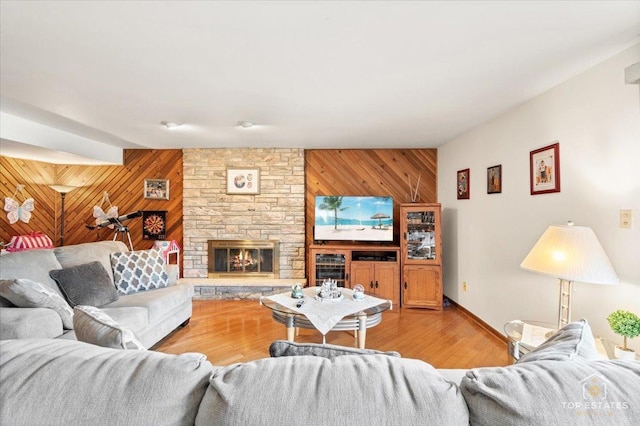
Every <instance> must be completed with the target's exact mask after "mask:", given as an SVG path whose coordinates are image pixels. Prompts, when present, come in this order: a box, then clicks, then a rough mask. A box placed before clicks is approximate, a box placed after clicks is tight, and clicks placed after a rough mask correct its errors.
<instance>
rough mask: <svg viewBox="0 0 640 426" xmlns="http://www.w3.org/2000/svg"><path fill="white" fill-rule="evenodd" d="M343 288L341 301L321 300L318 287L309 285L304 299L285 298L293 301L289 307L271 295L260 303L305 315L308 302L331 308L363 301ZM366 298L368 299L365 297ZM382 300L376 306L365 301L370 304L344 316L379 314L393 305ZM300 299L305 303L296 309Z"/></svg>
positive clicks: (289, 312) (278, 310) (292, 313)
mask: <svg viewBox="0 0 640 426" xmlns="http://www.w3.org/2000/svg"><path fill="white" fill-rule="evenodd" d="M341 290H342V294H343V296H344V298H343V300H342V301H339V302H332V301H319V300H315V297H314V295H315V294H316V287H307V288H305V289H304V297H303V298H302V299H294V298H292V297H291V298H287V299H285V300H287V301H288V302H289V300H290V302H291V305H292V306H291V307H287V306H285V305H283V304H282V303H278V302H276V301H274V300H272V299H270V298H269V296H263V297H261V298H260V303H261V304H263V305H264V306H266V307H267V308H269V309H271V310H274V311H277V312H281V313H283V314H291V315H305V312H304V311H305V309H304V305H307V304H314V305H316V306H317V307H322V306H325V307H326V308H328V309H330V308H333V306H331V305H333V304H334V303H335V304H340V303H343V301H344V302H346V301H350V303H361V302H353V290H351V289H348V288H343V289H341ZM285 294H290V292H289V293H283V295H285ZM365 297H367V298H369V299H373V297H372V296H365ZM365 300H366V299H365ZM378 300H379V301H380V303H379V304H376V305H375V306H370V305H369V304H366V303H363V305H369V306H367V307H366V308H364V309H362V310H359V311H357V312H354V313H351V314H348V315H345V316H344V317H345V318H346V317H356V316H360V315H363V314H364V315H367V316H370V315H375V314H379V313H381V312H384V311H386V310H389V309H391V307H392V305H391V301H389V300H383V299H378ZM299 301H304V304H303V305H302V307H301V308H299V309H294V308H293V306H294V305H295V304H297V303H298V302H299Z"/></svg>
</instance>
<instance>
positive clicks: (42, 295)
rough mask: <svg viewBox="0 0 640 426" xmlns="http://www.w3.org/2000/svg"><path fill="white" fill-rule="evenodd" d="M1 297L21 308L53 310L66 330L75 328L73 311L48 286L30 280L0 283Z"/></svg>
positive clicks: (3, 281)
mask: <svg viewBox="0 0 640 426" xmlns="http://www.w3.org/2000/svg"><path fill="white" fill-rule="evenodd" d="M0 295H1V296H2V297H4V298H6V299H8V300H10V301H11V303H13V304H14V305H16V306H18V307H20V308H49V309H53V310H54V311H55V312H56V313H57V314H58V315H59V316H60V319H61V320H62V326H63V327H64V328H66V329H72V328H73V310H72V309H71V307H70V306H69V304H68V303H67V302H66V301H65V300H64V299H63V298H62V297H61V296H60V295H59V294H58V293H56V292H54V291H53V290H51V289H50V288H48V287H47V286H45V285H43V284H40V283H38V282H35V281H31V280H28V279H15V280H2V281H0Z"/></svg>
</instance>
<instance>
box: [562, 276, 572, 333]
mask: <svg viewBox="0 0 640 426" xmlns="http://www.w3.org/2000/svg"><path fill="white" fill-rule="evenodd" d="M571 293H573V281H568V280H563V279H560V300H559V302H558V330H560V329H561V328H562V327H564V326H565V325H567V324H569V323H570V322H571Z"/></svg>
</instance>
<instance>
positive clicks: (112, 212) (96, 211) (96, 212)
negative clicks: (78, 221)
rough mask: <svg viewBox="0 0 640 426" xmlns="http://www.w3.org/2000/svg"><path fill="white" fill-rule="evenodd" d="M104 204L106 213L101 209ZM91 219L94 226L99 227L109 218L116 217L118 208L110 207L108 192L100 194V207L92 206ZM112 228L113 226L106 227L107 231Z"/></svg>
mask: <svg viewBox="0 0 640 426" xmlns="http://www.w3.org/2000/svg"><path fill="white" fill-rule="evenodd" d="M105 202H106V203H107V204H108V208H107V211H106V212H105V211H104V210H103V209H102V207H101V206H102V205H104V203H105ZM93 217H94V218H95V219H96V225H100V224H101V223H104V222H106V221H108V220H109V219H111V218H116V217H118V206H113V205H111V201H110V200H109V193H108V192H106V191H105V192H104V193H103V194H102V202H101V203H100V206H93ZM114 227H115V225H109V226H108V228H109V229H113V228H114Z"/></svg>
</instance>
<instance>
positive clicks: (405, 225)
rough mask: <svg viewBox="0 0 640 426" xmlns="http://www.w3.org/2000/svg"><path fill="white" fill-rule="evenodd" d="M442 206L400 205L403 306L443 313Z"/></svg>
mask: <svg viewBox="0 0 640 426" xmlns="http://www.w3.org/2000/svg"><path fill="white" fill-rule="evenodd" d="M440 215H441V206H440V204H419V203H410V204H400V250H401V264H402V285H401V290H402V305H403V306H405V307H408V308H428V309H438V310H441V309H442V235H441V227H440Z"/></svg>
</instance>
